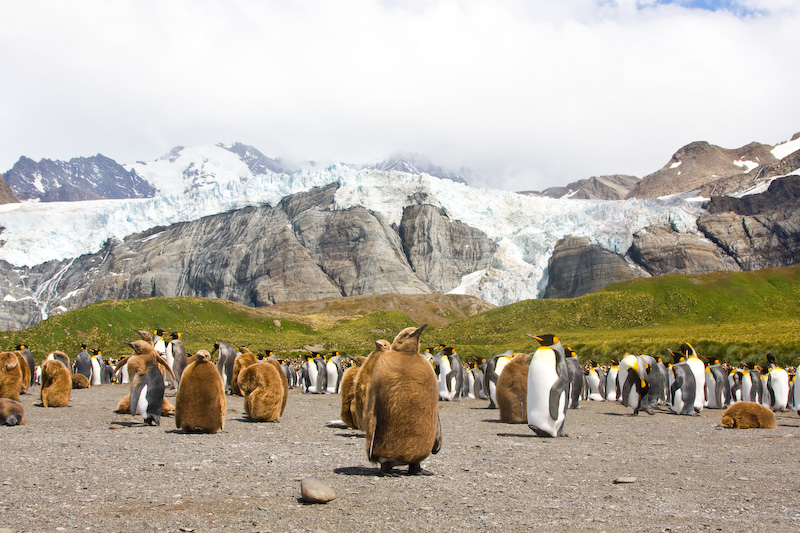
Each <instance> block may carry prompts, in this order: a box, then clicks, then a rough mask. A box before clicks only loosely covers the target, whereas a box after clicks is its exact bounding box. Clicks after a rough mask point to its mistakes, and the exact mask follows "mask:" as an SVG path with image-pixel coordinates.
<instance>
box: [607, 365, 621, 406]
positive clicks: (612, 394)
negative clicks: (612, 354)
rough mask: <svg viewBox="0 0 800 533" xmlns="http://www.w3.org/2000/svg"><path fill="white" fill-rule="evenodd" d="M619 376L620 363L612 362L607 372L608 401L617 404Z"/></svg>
mask: <svg viewBox="0 0 800 533" xmlns="http://www.w3.org/2000/svg"><path fill="white" fill-rule="evenodd" d="M618 374H619V361H617V360H616V359H612V360H611V364H610V365H609V367H608V372H606V400H608V401H609V402H616V401H617V400H619V389H618V388H617V376H618Z"/></svg>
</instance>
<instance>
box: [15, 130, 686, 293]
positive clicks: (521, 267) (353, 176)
mask: <svg viewBox="0 0 800 533" xmlns="http://www.w3.org/2000/svg"><path fill="white" fill-rule="evenodd" d="M128 168H129V169H130V170H132V171H135V172H136V174H138V175H140V176H142V177H144V178H145V179H146V180H147V181H148V182H150V183H151V184H153V185H154V186H155V187H156V188H157V189H158V190H159V192H160V194H159V195H158V196H156V197H155V198H146V199H136V200H102V201H94V202H61V203H34V202H23V203H21V204H7V205H3V206H0V220H2V226H4V227H5V230H4V232H3V234H2V239H4V240H5V241H6V243H5V244H4V245H3V247H2V248H0V259H3V260H5V261H8V262H9V263H11V264H12V265H17V266H21V265H28V266H30V265H35V264H38V263H42V262H45V261H50V260H61V259H66V258H70V257H75V256H78V255H81V254H85V253H89V252H95V251H97V250H99V249H100V248H101V247H102V246H103V244H104V243H105V242H106V241H107V240H108V239H110V238H117V239H121V238H122V237H124V236H126V235H129V234H131V233H135V232H139V231H143V230H146V229H148V228H152V227H155V226H167V225H170V224H174V223H176V222H181V221H188V220H195V219H198V218H200V217H203V216H206V215H213V214H216V213H222V212H226V211H232V210H236V209H240V208H243V207H245V206H251V205H259V204H270V205H276V204H277V203H278V202H279V201H280V200H281V199H282V198H283V197H285V196H287V195H290V194H293V193H297V192H300V191H306V190H309V189H311V188H313V187H319V186H323V185H327V184H330V183H334V182H336V183H339V188H338V190H337V192H336V197H335V208H336V209H347V208H350V207H354V206H361V207H365V208H367V209H368V210H370V211H372V212H374V213H378V214H380V215H381V216H382V217H383V218H384V219H385V220H386V221H387V222H388V223H390V224H399V223H400V221H401V218H402V215H403V209H404V208H405V207H407V206H409V205H414V204H419V203H424V204H430V205H433V206H436V207H440V208H441V209H443V210H444V212H445V213H447V215H448V216H449V217H450V218H451V219H453V220H455V221H460V222H463V223H465V224H467V225H469V226H471V227H473V228H476V229H479V230H481V231H483V232H484V233H485V234H486V235H487V236H488V237H489V238H490V239H492V240H493V241H495V242H496V244H497V252H496V253H495V256H494V260H493V261H492V267H491V268H490V269H487V270H486V271H483V272H474V273H472V274H471V275H470V276H467V277H465V278H464V279H463V281H462V283H461V285H460V286H459V287H458V288H457V289H455V290H454V292H461V293H468V294H473V295H476V296H480V297H481V298H483V299H485V300H487V301H489V302H492V303H496V304H506V303H509V302H512V301H517V300H520V299H524V298H535V297H537V296H538V295H539V294H540V293H541V291H542V290H543V287H542V286H541V284H542V281H543V280H544V279H545V272H546V269H547V261H548V258H549V257H550V254H551V253H552V250H553V247H554V245H555V243H556V242H557V241H558V240H559V239H560V238H562V237H564V236H566V235H577V236H585V237H587V238H589V239H590V240H591V241H592V242H593V243H596V244H598V245H600V246H602V247H604V248H606V249H609V250H612V251H615V250H616V251H624V250H626V249H627V248H628V247H629V246H630V244H631V239H632V235H633V233H635V232H636V231H638V230H640V229H642V228H644V227H646V226H649V225H654V224H655V225H662V224H665V223H672V224H673V225H674V226H675V227H677V228H679V229H680V230H681V231H686V232H692V231H696V228H695V220H696V218H697V214H698V212H699V210H700V207H699V205H698V204H697V202H692V201H687V200H684V199H682V198H670V199H664V200H628V201H616V202H608V201H592V200H558V199H549V198H535V197H527V196H523V195H519V194H516V193H514V192H510V191H499V190H491V189H476V188H472V187H469V186H467V185H465V184H463V183H458V182H454V181H451V180H445V179H439V178H436V177H433V176H431V175H428V174H425V173H422V174H417V175H415V174H411V173H409V172H398V171H382V170H374V169H364V168H362V169H355V168H351V167H349V166H346V165H332V166H330V167H327V168H324V169H319V170H297V171H295V172H293V173H291V174H283V173H280V174H279V173H275V172H273V171H271V170H269V169H265V170H264V171H263V172H262V173H259V174H254V173H253V171H252V170H251V169H250V167H249V166H248V165H247V163H246V162H245V161H244V160H243V159H242V158H241V157H240V156H239V155H238V154H237V153H235V152H233V151H231V150H229V149H227V148H225V147H222V146H216V145H205V146H196V147H187V148H181V149H178V150H174V151H173V152H172V153H171V154H169V156H167V157H164V158H161V159H158V160H156V161H152V162H147V163H135V164H133V165H130V166H129V167H128Z"/></svg>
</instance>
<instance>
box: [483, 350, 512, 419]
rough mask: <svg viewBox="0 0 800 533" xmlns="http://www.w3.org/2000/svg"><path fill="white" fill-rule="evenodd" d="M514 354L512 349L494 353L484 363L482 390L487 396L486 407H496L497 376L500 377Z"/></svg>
mask: <svg viewBox="0 0 800 533" xmlns="http://www.w3.org/2000/svg"><path fill="white" fill-rule="evenodd" d="M514 355H515V354H514V351H513V350H507V351H505V352H503V353H499V354H497V355H495V356H494V357H492V358H491V359H489V362H488V363H487V364H486V370H485V371H484V374H483V391H484V394H486V396H487V397H488V398H489V406H488V407H487V409H497V378H499V377H500V374H501V373H502V372H503V368H504V367H505V366H506V365H507V364H508V362H509V361H511V358H512V357H514Z"/></svg>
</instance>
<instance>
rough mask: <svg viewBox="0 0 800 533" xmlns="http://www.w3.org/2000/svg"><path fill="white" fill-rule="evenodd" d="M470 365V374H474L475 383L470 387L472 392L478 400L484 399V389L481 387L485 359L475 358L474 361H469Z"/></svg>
mask: <svg viewBox="0 0 800 533" xmlns="http://www.w3.org/2000/svg"><path fill="white" fill-rule="evenodd" d="M470 366H471V367H472V375H473V376H475V385H473V387H472V394H473V395H474V396H475V398H477V399H479V400H485V399H486V391H485V390H484V388H483V383H484V378H483V373H484V369H485V368H486V359H484V358H483V357H480V358H476V360H475V362H473V363H470Z"/></svg>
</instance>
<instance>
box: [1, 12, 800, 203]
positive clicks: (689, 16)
mask: <svg viewBox="0 0 800 533" xmlns="http://www.w3.org/2000/svg"><path fill="white" fill-rule="evenodd" d="M797 35H800V2H798V1H797V0H742V1H740V2H707V1H706V2H703V1H692V2H682V1H676V2H664V1H663V0H617V1H611V0H602V1H598V0H569V1H563V2H553V1H551V0H495V1H492V2H486V1H485V0H339V1H337V2H330V1H327V0H299V1H285V2H261V1H256V0H226V1H223V0H174V1H170V2H160V1H156V0H141V1H130V0H119V1H115V2H107V1H105V0H73V1H70V2H62V1H57V0H28V1H26V2H0V72H2V73H3V83H2V84H0V102H2V103H0V124H2V127H1V128H0V172H3V171H5V170H7V169H10V168H11V167H12V166H13V164H14V163H15V162H16V161H17V159H18V158H19V157H20V156H22V155H25V156H28V157H31V158H33V159H37V160H38V159H40V158H50V159H69V158H70V157H75V156H89V155H94V154H96V153H103V154H104V155H106V156H108V157H111V158H114V159H116V160H117V161H119V162H121V163H129V162H134V161H136V160H151V159H155V158H157V157H159V156H161V155H163V154H165V153H166V152H168V151H169V150H170V149H171V148H172V147H173V146H177V145H197V144H205V143H218V142H223V143H232V142H236V141H239V142H243V143H247V144H251V145H253V146H255V147H256V148H258V149H259V150H261V151H262V152H264V153H265V154H267V155H269V156H273V157H284V158H289V159H298V160H304V159H314V160H318V161H335V160H338V161H346V162H367V161H374V160H377V159H379V158H381V157H383V156H385V155H388V154H391V153H393V152H395V151H397V150H403V151H411V152H420V153H424V154H426V155H428V156H429V157H430V159H431V160H433V161H434V162H436V163H438V164H441V165H445V166H450V167H455V168H458V167H461V166H466V167H470V168H473V169H476V170H477V171H479V172H481V173H483V174H484V175H485V176H486V179H485V180H484V181H482V182H481V184H482V185H486V186H491V187H499V188H505V189H512V190H519V189H539V188H544V187H547V186H552V185H561V184H566V183H567V182H569V181H573V180H576V179H580V178H585V177H589V176H592V175H600V174H613V173H625V174H633V175H637V176H643V175H645V174H647V173H650V172H653V171H655V170H657V169H659V168H660V167H661V166H663V165H664V164H665V163H667V161H668V160H669V158H670V157H671V155H672V153H674V152H675V151H676V150H678V149H679V148H680V147H682V146H684V145H685V144H688V143H689V142H692V141H696V140H707V141H709V142H711V143H713V144H717V145H720V146H724V147H727V148H733V147H738V146H742V145H744V144H747V143H749V142H751V141H759V142H764V143H768V144H775V143H778V142H780V141H783V140H787V139H789V138H790V137H791V136H792V134H794V133H795V132H797V131H800V106H798V105H797V98H796V94H797V87H800V69H797V68H796V67H795V66H794V65H795V64H796V62H797V57H798V55H799V53H800V43H798V40H797Z"/></svg>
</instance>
